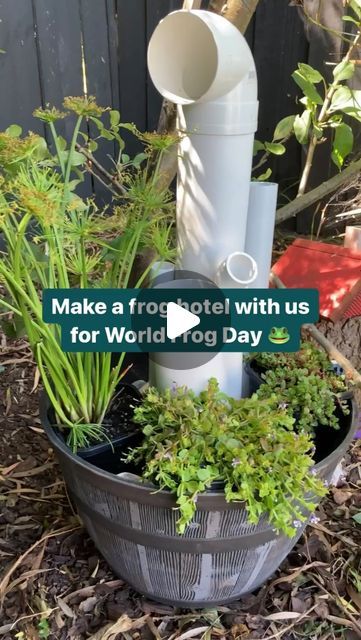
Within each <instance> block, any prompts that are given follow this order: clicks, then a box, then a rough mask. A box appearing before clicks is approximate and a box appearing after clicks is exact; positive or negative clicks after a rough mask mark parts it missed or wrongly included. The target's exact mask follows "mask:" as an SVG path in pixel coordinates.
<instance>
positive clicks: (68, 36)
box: [33, 0, 92, 197]
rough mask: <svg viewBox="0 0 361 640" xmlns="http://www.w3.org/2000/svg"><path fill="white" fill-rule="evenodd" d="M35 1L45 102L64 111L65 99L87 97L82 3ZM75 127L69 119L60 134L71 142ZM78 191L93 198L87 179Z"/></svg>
mask: <svg viewBox="0 0 361 640" xmlns="http://www.w3.org/2000/svg"><path fill="white" fill-rule="evenodd" d="M33 1H34V7H35V19H36V24H37V32H38V38H39V55H40V77H41V87H42V94H43V101H44V103H45V104H47V103H50V104H51V105H55V106H56V107H61V106H62V103H63V100H64V98H65V97H66V96H82V95H84V77H83V67H82V49H81V21H80V8H79V1H78V0H62V1H61V2H59V1H58V0H33ZM73 126H74V118H67V119H66V120H63V121H59V122H58V123H57V130H58V132H59V133H60V134H61V135H63V136H64V137H65V138H66V139H67V140H69V139H70V136H71V134H72V131H73ZM78 191H79V194H80V195H82V196H83V197H84V196H87V195H91V194H92V184H91V180H90V178H89V176H88V175H86V176H85V181H84V183H83V184H82V185H81V186H80V187H79V189H78Z"/></svg>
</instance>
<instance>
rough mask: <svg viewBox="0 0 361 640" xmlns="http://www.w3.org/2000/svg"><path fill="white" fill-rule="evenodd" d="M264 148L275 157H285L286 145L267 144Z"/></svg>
mask: <svg viewBox="0 0 361 640" xmlns="http://www.w3.org/2000/svg"><path fill="white" fill-rule="evenodd" d="M264 146H265V148H266V151H268V152H269V153H272V154H273V155H274V156H283V154H284V153H285V151H286V147H285V145H284V144H281V143H280V142H265V143H264Z"/></svg>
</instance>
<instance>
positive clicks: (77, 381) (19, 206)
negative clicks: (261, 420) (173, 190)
mask: <svg viewBox="0 0 361 640" xmlns="http://www.w3.org/2000/svg"><path fill="white" fill-rule="evenodd" d="M64 109H65V111H64V112H59V111H58V110H56V109H46V110H43V109H39V110H37V112H36V116H37V117H39V118H41V120H43V121H44V122H45V123H46V124H47V125H48V126H49V128H50V132H51V134H52V146H53V148H54V149H55V154H53V153H52V152H51V149H50V148H49V147H48V146H47V144H46V142H45V140H44V139H43V138H41V137H40V136H37V135H35V134H29V135H27V136H25V137H21V129H20V128H19V127H16V126H15V125H14V126H12V127H10V128H9V129H8V130H7V131H6V132H4V133H1V134H0V231H1V232H2V235H3V239H4V242H5V249H4V251H3V252H2V255H1V259H0V282H1V284H2V286H3V287H4V289H5V292H6V294H5V296H3V297H2V299H1V300H0V305H1V306H2V307H3V308H4V309H5V310H7V311H9V312H10V313H11V314H13V319H14V321H15V322H16V323H17V326H18V328H19V326H20V325H21V328H22V330H23V332H24V333H25V334H26V335H27V337H28V339H29V343H30V346H31V348H32V351H33V354H34V358H35V360H36V363H37V366H38V369H39V372H40V375H41V379H42V383H43V386H44V389H45V391H46V394H47V398H48V406H49V410H50V415H51V419H52V421H53V422H54V424H56V425H58V428H59V430H60V432H61V433H62V434H65V438H66V442H67V444H68V445H69V446H70V447H71V448H72V449H73V450H74V451H76V450H84V449H87V448H88V447H89V446H90V445H94V444H97V445H98V444H99V443H103V445H104V444H105V445H106V446H108V443H109V441H111V440H113V439H114V437H115V438H116V437H117V430H118V432H119V428H120V427H121V421H122V415H123V414H122V413H121V412H119V406H118V405H119V398H118V397H117V396H118V394H119V392H120V391H122V389H120V387H119V385H120V384H121V381H122V378H123V376H124V374H125V371H126V369H125V367H124V366H123V361H124V354H122V356H121V357H120V358H118V360H117V362H116V363H115V364H114V362H113V360H112V354H111V353H64V352H63V350H62V348H61V335H60V328H59V327H58V326H57V325H48V324H46V323H45V322H44V321H43V318H42V290H43V289H46V288H71V287H76V288H86V287H95V288H123V287H127V286H128V285H129V282H130V279H131V277H132V276H133V277H134V264H135V260H136V258H137V256H138V254H139V253H141V252H142V250H143V248H144V246H145V245H147V246H148V245H151V246H152V250H153V258H152V260H159V259H169V253H170V252H171V249H170V247H169V243H168V238H169V229H170V225H171V224H172V220H171V219H170V218H169V214H170V211H171V207H172V201H171V195H170V194H169V192H168V191H166V190H162V189H160V188H159V187H158V185H157V173H156V168H155V169H153V170H152V171H151V170H150V167H151V166H152V167H153V166H155V167H157V163H158V162H159V161H160V158H161V157H162V154H163V153H164V151H165V150H166V149H167V146H169V144H171V140H170V137H169V136H168V137H167V136H159V137H157V136H151V135H150V136H148V137H147V136H146V135H145V134H143V135H142V136H141V138H142V141H143V142H144V150H143V152H142V153H141V154H138V156H137V157H136V158H135V159H134V160H133V161H131V160H130V158H129V157H128V156H125V154H124V143H123V141H122V138H121V137H120V131H121V128H122V127H123V128H127V129H130V130H131V131H132V132H133V133H134V134H136V135H139V136H140V134H138V132H137V131H136V129H135V127H134V126H133V125H123V124H121V123H120V118H119V114H117V112H114V111H111V112H110V122H109V127H108V128H106V125H105V124H104V122H103V120H104V119H105V118H107V117H108V113H107V111H108V110H107V109H103V108H101V107H99V106H98V105H97V104H96V102H95V100H94V98H92V97H88V98H67V99H66V100H65V101H64ZM68 115H72V116H74V115H75V116H76V120H75V126H74V131H73V134H72V137H71V139H70V141H69V142H68V143H67V142H66V141H65V140H64V139H63V138H62V137H61V136H59V135H58V134H57V131H56V122H57V121H58V120H59V119H63V118H65V117H68ZM89 121H91V122H93V123H95V124H96V126H97V127H98V130H99V135H100V136H101V137H105V138H107V139H110V140H112V141H116V142H117V143H118V145H119V149H120V152H119V154H120V155H119V158H118V162H117V165H116V177H114V178H112V179H113V180H114V181H115V182H116V184H117V185H118V189H119V194H118V196H117V198H116V199H115V201H114V206H112V207H108V208H107V209H104V210H99V208H98V207H97V206H96V204H95V203H94V202H93V201H92V200H90V199H88V200H83V199H81V198H80V197H79V196H78V195H77V194H76V188H77V187H78V185H79V183H80V182H81V180H82V179H83V172H84V171H85V168H86V167H87V166H88V164H89V153H90V154H91V151H94V149H95V148H96V145H97V142H96V140H89V139H88V137H87V134H86V133H83V131H82V128H83V125H85V129H86V130H87V123H88V122H89ZM84 139H85V142H84ZM79 140H81V141H82V145H84V144H86V149H84V146H81V145H80V144H79ZM79 149H80V150H79ZM90 150H91V151H90ZM91 166H94V164H92V165H91ZM120 180H121V183H120ZM112 185H113V183H112ZM112 188H113V187H112ZM152 260H151V261H150V262H149V263H148V264H146V265H145V266H144V269H143V270H142V272H141V273H138V275H137V277H136V281H135V282H134V286H136V287H140V286H142V284H143V283H144V282H145V280H146V278H147V275H148V273H149V271H150V269H151V268H152V264H153V262H152ZM128 391H129V390H128ZM123 392H124V389H123ZM123 395H124V393H123ZM137 397H138V396H137V393H136V392H134V393H133V398H134V399H136V398H137ZM128 404H129V403H128ZM123 413H124V412H123ZM123 417H124V416H123ZM120 430H121V429H120ZM118 435H121V434H119V433H118ZM109 446H110V444H109Z"/></svg>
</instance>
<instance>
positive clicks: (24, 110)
mask: <svg viewBox="0 0 361 640" xmlns="http://www.w3.org/2000/svg"><path fill="white" fill-rule="evenodd" d="M305 2H306V4H308V5H312V0H305ZM181 4H182V0H118V1H117V0H0V49H2V50H3V51H4V53H2V54H0V130H3V129H4V128H6V127H7V126H9V125H10V124H12V123H18V124H20V125H21V126H22V127H23V129H24V131H27V130H29V129H30V130H36V131H42V125H41V123H39V122H38V121H35V120H34V119H33V118H32V112H33V110H34V109H35V108H36V107H37V106H39V105H45V104H46V103H50V104H55V105H56V106H60V105H61V103H62V100H63V98H64V96H67V95H80V94H83V93H84V91H87V92H88V93H89V94H93V95H95V96H96V97H97V100H98V102H99V104H103V105H110V106H112V107H114V108H117V109H119V110H120V112H121V116H122V119H123V121H133V122H135V123H136V124H137V125H138V127H139V128H141V129H148V130H152V129H154V128H156V126H157V120H158V115H159V108H160V97H159V96H158V95H157V93H156V91H155V89H154V87H153V86H152V83H151V81H150V79H149V76H148V73H147V68H146V49H147V42H148V40H149V37H150V35H151V33H152V31H153V29H154V28H155V26H156V24H157V23H158V21H159V20H160V19H161V18H162V17H163V16H164V15H165V14H167V13H168V12H169V11H171V10H174V9H177V8H180V6H181ZM204 4H205V5H206V4H207V2H206V1H205V3H204ZM316 4H317V3H316ZM325 4H326V5H327V6H328V7H330V8H331V4H332V11H331V13H330V11H328V17H329V19H331V20H332V21H333V23H332V24H333V26H335V21H337V20H340V15H341V14H340V11H341V13H342V2H341V0H336V2H335V1H334V0H332V2H331V0H330V2H327V3H325ZM337 4H338V5H339V8H337V7H335V5H337ZM340 24H341V22H340ZM310 35H311V36H312V37H311V38H310V37H309V36H310ZM246 37H247V39H248V42H249V44H250V46H251V48H252V50H253V52H254V56H255V60H256V65H257V70H258V75H259V94H260V118H259V132H258V134H257V135H258V138H259V139H261V140H269V139H271V137H272V132H273V129H274V127H275V125H276V123H277V122H278V121H279V120H280V119H281V118H282V117H283V116H286V115H289V114H290V113H294V112H295V102H296V98H297V87H296V86H295V84H294V82H293V81H292V79H291V73H292V71H293V70H294V69H295V68H296V67H297V63H298V62H300V61H310V62H311V63H312V64H314V65H315V66H317V67H318V68H322V67H324V63H325V61H326V60H327V58H328V57H329V56H331V59H332V60H333V61H334V60H335V59H337V56H339V51H338V50H336V49H337V46H336V45H335V44H334V43H332V42H331V43H330V41H329V40H327V39H326V40H322V37H321V39H320V38H319V36H318V35H317V33H316V32H311V33H307V32H306V29H305V25H304V23H303V20H302V17H301V15H300V13H299V11H298V9H297V8H296V7H295V6H290V3H289V0H260V4H259V7H258V10H257V13H256V15H255V17H254V19H253V21H252V23H251V25H250V27H249V29H248V32H247V34H246ZM100 153H104V154H106V153H109V147H107V148H106V149H105V148H104V151H103V150H102V149H101V150H100ZM301 164H302V152H301V149H300V147H299V145H297V143H296V142H292V143H291V145H290V149H289V151H288V153H287V156H285V157H284V158H279V159H277V160H275V162H274V176H273V178H274V179H276V180H278V181H280V182H281V185H282V186H283V187H287V185H292V183H293V182H295V181H296V180H297V176H299V173H300V169H301ZM328 170H329V168H328V157H327V156H326V157H325V158H324V160H323V169H322V171H323V173H324V174H327V172H328Z"/></svg>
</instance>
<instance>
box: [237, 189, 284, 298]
mask: <svg viewBox="0 0 361 640" xmlns="http://www.w3.org/2000/svg"><path fill="white" fill-rule="evenodd" d="M277 194H278V185H277V184H275V183H274V182H251V188H250V195H249V207H248V216H247V232H246V245H245V250H246V251H247V253H249V254H250V255H251V256H252V257H253V258H254V260H255V261H256V263H257V269H258V274H257V276H256V278H255V280H254V282H253V283H252V287H254V288H255V289H268V286H269V273H270V269H271V263H272V247H273V235H274V228H275V221H276V207H277Z"/></svg>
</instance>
